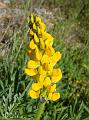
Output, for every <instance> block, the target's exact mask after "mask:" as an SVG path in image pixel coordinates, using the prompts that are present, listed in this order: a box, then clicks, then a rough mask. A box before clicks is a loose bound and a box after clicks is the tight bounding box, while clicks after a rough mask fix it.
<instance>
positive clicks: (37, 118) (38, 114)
mask: <svg viewBox="0 0 89 120" xmlns="http://www.w3.org/2000/svg"><path fill="white" fill-rule="evenodd" d="M44 109H45V102H40V103H39V106H38V111H37V114H36V118H35V120H40V119H41V116H42V114H43V112H44Z"/></svg>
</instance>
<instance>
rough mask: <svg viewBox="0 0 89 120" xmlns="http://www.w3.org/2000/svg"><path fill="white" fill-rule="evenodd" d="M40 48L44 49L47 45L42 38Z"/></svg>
mask: <svg viewBox="0 0 89 120" xmlns="http://www.w3.org/2000/svg"><path fill="white" fill-rule="evenodd" d="M40 48H41V49H44V48H45V44H44V41H43V39H42V38H40Z"/></svg>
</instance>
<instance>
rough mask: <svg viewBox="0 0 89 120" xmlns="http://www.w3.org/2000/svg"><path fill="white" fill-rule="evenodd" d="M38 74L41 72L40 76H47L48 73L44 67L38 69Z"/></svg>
mask: <svg viewBox="0 0 89 120" xmlns="http://www.w3.org/2000/svg"><path fill="white" fill-rule="evenodd" d="M38 72H39V74H40V75H42V76H46V71H45V70H44V69H43V67H42V66H40V67H39V68H38Z"/></svg>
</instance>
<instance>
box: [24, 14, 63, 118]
mask: <svg viewBox="0 0 89 120" xmlns="http://www.w3.org/2000/svg"><path fill="white" fill-rule="evenodd" d="M28 34H29V37H30V42H29V45H28V55H29V57H30V60H28V62H27V66H26V68H25V73H26V74H27V75H28V76H31V77H32V78H33V80H34V82H33V84H32V86H31V88H30V89H29V91H28V96H30V97H31V98H33V99H39V100H41V99H42V100H43V101H42V100H41V101H42V102H43V103H41V105H40V107H39V109H40V110H39V112H40V113H39V112H38V114H37V117H36V119H37V120H39V119H40V117H41V114H42V112H41V111H43V109H44V103H45V102H47V101H49V100H50V101H56V100H58V99H59V98H60V93H58V92H57V91H56V84H57V83H58V82H59V81H60V80H61V78H62V72H61V70H60V68H56V67H55V65H56V63H57V62H58V61H59V60H60V59H61V53H60V52H59V51H55V49H54V48H53V40H54V38H53V37H52V36H51V35H50V34H49V33H48V32H46V25H45V24H44V22H43V21H42V19H41V18H40V17H38V16H36V15H33V14H31V15H30V16H29V33H28ZM42 106H43V107H42Z"/></svg>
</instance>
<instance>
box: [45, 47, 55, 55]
mask: <svg viewBox="0 0 89 120" xmlns="http://www.w3.org/2000/svg"><path fill="white" fill-rule="evenodd" d="M45 53H46V54H47V55H48V56H49V57H51V56H52V55H53V54H54V53H55V50H54V48H53V47H52V46H46V49H45Z"/></svg>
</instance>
